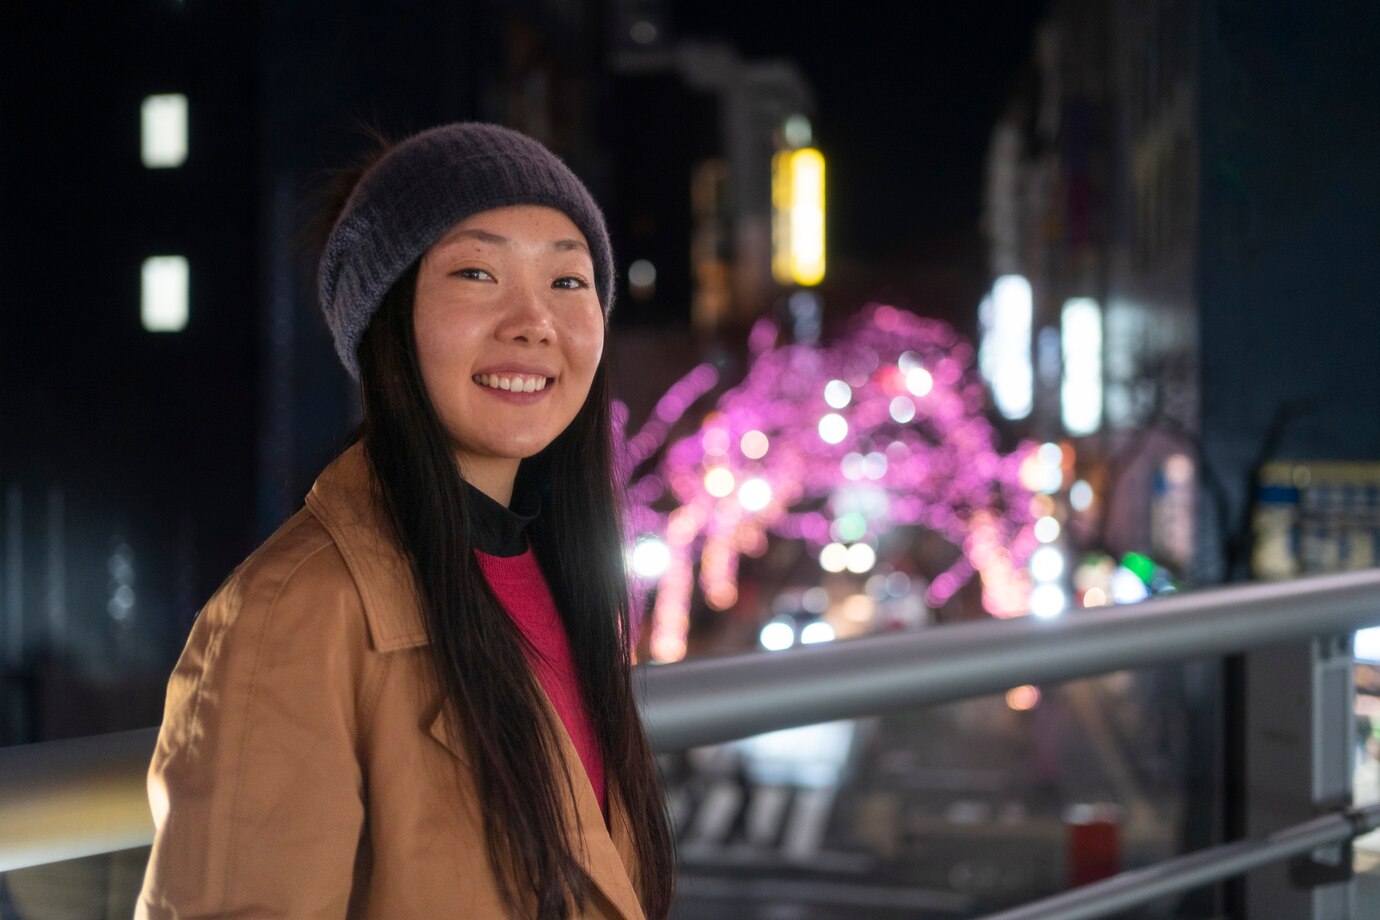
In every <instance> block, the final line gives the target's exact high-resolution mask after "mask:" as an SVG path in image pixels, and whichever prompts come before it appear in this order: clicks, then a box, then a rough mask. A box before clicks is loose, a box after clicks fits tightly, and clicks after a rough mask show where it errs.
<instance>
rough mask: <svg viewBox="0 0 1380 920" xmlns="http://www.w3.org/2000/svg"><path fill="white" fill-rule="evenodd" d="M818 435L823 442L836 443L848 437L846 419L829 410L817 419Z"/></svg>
mask: <svg viewBox="0 0 1380 920" xmlns="http://www.w3.org/2000/svg"><path fill="white" fill-rule="evenodd" d="M819 437H820V440H822V441H824V443H825V444H838V443H840V442H841V441H843V439H844V438H846V437H848V420H847V419H845V418H844V417H843V416H842V415H839V414H838V413H837V412H830V413H829V414H828V415H826V416H824V418H822V419H820V420H819Z"/></svg>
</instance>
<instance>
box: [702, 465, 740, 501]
mask: <svg viewBox="0 0 1380 920" xmlns="http://www.w3.org/2000/svg"><path fill="white" fill-rule="evenodd" d="M735 485H736V483H735V482H734V481H733V474H732V473H731V472H729V471H728V470H727V469H725V468H724V467H722V466H716V467H714V468H713V469H711V470H710V471H709V472H707V473H705V474H704V491H706V492H708V493H709V494H710V495H712V496H714V497H715V498H728V497H729V496H730V495H732V494H733V488H734V486H735Z"/></svg>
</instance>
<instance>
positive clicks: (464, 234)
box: [441, 227, 589, 253]
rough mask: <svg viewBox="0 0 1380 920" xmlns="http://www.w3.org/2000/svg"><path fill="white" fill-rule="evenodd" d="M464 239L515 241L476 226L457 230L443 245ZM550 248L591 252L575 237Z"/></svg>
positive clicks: (498, 242) (496, 241) (492, 242)
mask: <svg viewBox="0 0 1380 920" xmlns="http://www.w3.org/2000/svg"><path fill="white" fill-rule="evenodd" d="M464 239H471V240H478V241H479V242H481V243H491V244H493V245H495V246H508V245H510V244H511V243H512V242H513V241H512V240H510V239H509V238H508V237H506V236H501V235H499V234H497V233H490V232H489V231H488V230H480V229H478V228H475V227H468V228H466V229H464V230H456V231H455V232H454V233H452V234H450V235H449V236H447V237H446V238H445V239H444V240H442V241H441V245H443V246H448V245H450V244H451V243H455V242H458V241H459V240H464ZM550 248H551V249H554V250H556V251H557V252H572V251H575V252H586V253H587V252H589V247H588V246H587V245H585V243H584V241H583V240H577V239H573V238H571V239H564V240H555V241H553V242H552V243H551V244H550Z"/></svg>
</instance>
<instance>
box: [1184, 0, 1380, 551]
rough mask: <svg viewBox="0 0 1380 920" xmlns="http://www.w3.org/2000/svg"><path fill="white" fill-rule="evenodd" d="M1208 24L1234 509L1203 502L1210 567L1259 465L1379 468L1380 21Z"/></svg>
mask: <svg viewBox="0 0 1380 920" xmlns="http://www.w3.org/2000/svg"><path fill="white" fill-rule="evenodd" d="M1203 13H1204V17H1203V33H1202V35H1203V54H1202V93H1201V109H1200V117H1201V121H1200V128H1201V144H1202V197H1201V233H1202V237H1201V250H1200V252H1201V257H1200V260H1199V275H1200V279H1199V283H1200V291H1201V299H1200V305H1199V315H1200V323H1201V326H1200V328H1201V343H1202V356H1201V374H1202V376H1201V388H1200V394H1201V400H1202V404H1201V412H1202V432H1203V460H1204V463H1205V469H1207V468H1208V466H1210V467H1211V468H1212V469H1213V470H1215V471H1216V473H1217V474H1218V476H1219V478H1220V481H1221V485H1222V489H1223V492H1224V499H1225V501H1224V505H1223V508H1222V509H1221V510H1222V511H1223V512H1225V513H1223V514H1218V513H1217V510H1216V509H1214V508H1212V507H1211V503H1210V502H1206V503H1205V505H1208V507H1207V508H1206V512H1207V513H1206V514H1205V515H1204V518H1203V530H1204V535H1205V537H1206V539H1205V540H1204V541H1203V547H1204V552H1205V554H1211V553H1212V552H1213V549H1214V546H1218V547H1220V546H1221V545H1222V542H1223V541H1224V540H1225V539H1227V538H1228V537H1229V536H1230V535H1231V534H1232V533H1233V532H1234V530H1239V523H1240V521H1241V519H1242V515H1243V514H1244V513H1245V511H1246V509H1247V506H1248V503H1249V502H1250V500H1251V499H1252V496H1250V495H1249V494H1248V491H1249V481H1250V475H1251V472H1252V470H1253V469H1254V467H1255V466H1256V464H1257V463H1258V462H1259V461H1260V460H1262V459H1268V458H1272V457H1277V458H1300V459H1301V458H1312V459H1371V460H1374V459H1377V458H1380V259H1378V258H1377V254H1378V253H1380V169H1377V168H1376V150H1377V149H1380V90H1377V87H1380V7H1377V6H1376V5H1374V4H1369V3H1335V4H1284V3H1269V4H1258V3H1248V2H1242V0H1207V2H1205V3H1204V6H1203ZM1224 530H1225V531H1226V532H1225V533H1224ZM1220 555H1221V556H1222V557H1223V559H1224V562H1223V571H1222V572H1221V573H1220V574H1221V575H1222V577H1241V576H1243V575H1244V564H1245V559H1244V558H1242V556H1241V553H1240V552H1236V553H1234V554H1233V553H1228V552H1224V553H1221V554H1220ZM1228 557H1230V558H1228Z"/></svg>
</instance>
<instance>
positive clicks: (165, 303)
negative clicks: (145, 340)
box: [139, 256, 189, 332]
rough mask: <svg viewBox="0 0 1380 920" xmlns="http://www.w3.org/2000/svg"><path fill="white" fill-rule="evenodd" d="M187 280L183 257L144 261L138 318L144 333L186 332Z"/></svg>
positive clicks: (187, 274)
mask: <svg viewBox="0 0 1380 920" xmlns="http://www.w3.org/2000/svg"><path fill="white" fill-rule="evenodd" d="M188 279H189V271H188V268H187V260H186V259H185V258H184V257H182V256H153V257H151V258H148V259H145V260H144V270H143V295H142V297H141V299H140V308H139V318H140V320H141V321H142V322H143V324H144V328H145V329H146V330H148V331H149V332H181V331H182V330H183V329H185V328H187V286H188Z"/></svg>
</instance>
